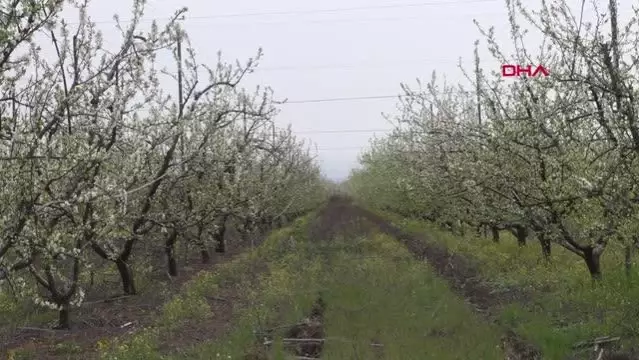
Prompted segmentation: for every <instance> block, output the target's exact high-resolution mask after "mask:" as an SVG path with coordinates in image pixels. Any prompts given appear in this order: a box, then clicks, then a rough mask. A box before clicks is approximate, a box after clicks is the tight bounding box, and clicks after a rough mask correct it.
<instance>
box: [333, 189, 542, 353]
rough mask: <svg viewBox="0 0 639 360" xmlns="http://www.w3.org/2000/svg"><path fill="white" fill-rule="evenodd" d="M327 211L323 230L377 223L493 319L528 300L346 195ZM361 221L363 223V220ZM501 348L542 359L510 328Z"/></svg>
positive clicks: (463, 260)
mask: <svg viewBox="0 0 639 360" xmlns="http://www.w3.org/2000/svg"><path fill="white" fill-rule="evenodd" d="M325 213H326V214H327V215H326V216H325V217H324V218H325V219H324V220H323V221H321V223H323V228H324V229H332V232H335V231H337V230H336V229H335V228H336V227H337V228H343V227H344V224H347V223H349V222H350V221H353V219H355V218H359V219H365V221H364V222H365V223H369V224H374V226H375V227H377V228H378V229H379V230H380V231H382V232H384V233H386V234H388V235H390V236H392V237H394V238H396V239H397V240H399V241H400V242H401V243H403V244H404V245H405V246H406V247H407V248H408V250H409V251H410V252H411V253H412V254H413V255H414V256H415V258H416V259H418V260H420V261H427V262H428V263H429V264H430V265H431V266H432V268H433V270H434V271H435V272H436V273H437V274H438V275H439V276H440V277H442V278H444V279H445V280H447V282H448V283H449V286H450V287H451V288H452V289H453V291H455V292H456V293H457V294H458V295H459V296H461V297H463V298H464V299H466V301H467V303H468V304H469V305H470V306H471V307H472V309H473V310H474V311H475V312H476V313H479V314H481V315H482V316H483V317H485V318H487V319H488V320H490V321H496V320H497V316H498V314H499V312H500V309H501V308H502V307H503V306H504V305H507V304H509V303H512V302H516V301H518V302H525V299H526V294H524V293H523V292H521V291H518V290H516V289H511V290H509V291H508V292H503V291H502V292H497V291H496V290H495V289H493V288H491V287H490V286H489V285H487V284H486V283H485V282H483V281H482V279H481V278H480V276H479V269H478V267H477V264H475V263H473V261H471V260H470V259H468V258H466V257H464V256H462V255H459V254H453V253H449V251H448V250H447V249H446V248H445V247H444V246H442V245H440V244H437V243H436V242H435V241H432V240H430V239H429V238H428V236H427V234H419V235H417V234H409V233H407V232H405V231H403V230H402V229H400V228H398V227H396V226H394V225H392V224H391V223H390V222H389V221H387V220H386V219H383V218H382V217H380V216H379V215H377V214H375V213H373V212H371V211H369V210H367V209H364V208H362V207H360V206H357V205H355V204H353V203H352V201H349V200H348V199H345V198H339V197H335V198H333V199H332V200H331V203H330V204H329V206H327V208H326V209H325ZM336 219H337V220H336ZM359 223H363V222H362V221H361V220H360V222H359ZM331 224H332V225H333V226H331ZM328 232H331V230H329V231H328ZM502 347H503V348H505V349H504V350H505V351H506V352H511V353H513V354H514V355H513V356H516V357H514V358H513V359H520V360H528V359H541V357H540V353H539V350H537V349H536V347H535V346H534V345H532V344H530V343H528V342H527V341H525V340H524V339H522V338H521V337H520V336H518V335H517V334H516V333H515V332H513V331H512V330H511V329H504V336H503V337H502Z"/></svg>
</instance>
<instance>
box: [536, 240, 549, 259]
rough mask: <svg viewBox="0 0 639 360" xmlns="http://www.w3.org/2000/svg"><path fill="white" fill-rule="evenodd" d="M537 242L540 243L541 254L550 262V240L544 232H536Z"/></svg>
mask: <svg viewBox="0 0 639 360" xmlns="http://www.w3.org/2000/svg"><path fill="white" fill-rule="evenodd" d="M537 237H538V238H539V244H540V245H541V255H542V256H543V257H544V259H545V260H546V262H550V259H551V257H550V255H551V245H550V240H549V239H548V237H546V235H544V234H538V235H537Z"/></svg>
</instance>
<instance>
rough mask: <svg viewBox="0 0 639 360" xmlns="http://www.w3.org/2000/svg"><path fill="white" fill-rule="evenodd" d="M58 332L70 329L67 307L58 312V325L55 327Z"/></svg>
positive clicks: (64, 306)
mask: <svg viewBox="0 0 639 360" xmlns="http://www.w3.org/2000/svg"><path fill="white" fill-rule="evenodd" d="M55 328H56V329H59V330H68V329H71V316H70V314H69V305H68V304H66V305H63V306H62V309H60V310H59V311H58V324H57V325H56V327H55Z"/></svg>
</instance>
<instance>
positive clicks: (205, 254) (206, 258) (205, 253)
mask: <svg viewBox="0 0 639 360" xmlns="http://www.w3.org/2000/svg"><path fill="white" fill-rule="evenodd" d="M200 258H201V259H202V264H208V263H210V262H211V254H209V250H208V249H207V248H206V246H204V245H202V247H201V248H200Z"/></svg>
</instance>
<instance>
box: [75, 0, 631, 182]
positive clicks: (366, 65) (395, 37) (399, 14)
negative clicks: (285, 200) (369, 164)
mask: <svg viewBox="0 0 639 360" xmlns="http://www.w3.org/2000/svg"><path fill="white" fill-rule="evenodd" d="M573 2H574V3H575V6H576V7H577V6H578V5H579V4H580V2H581V1H579V0H575V1H573ZM530 3H531V5H535V4H536V3H538V1H536V0H535V1H532V0H531V1H530ZM533 3H535V4H533ZM606 3H607V1H601V5H600V6H601V7H604V8H605V6H606V5H605V4H606ZM623 3H626V4H623ZM631 3H632V2H631V1H629V0H624V1H622V4H621V6H620V13H623V12H622V9H624V8H626V9H628V8H629V6H630V4H631ZM182 6H186V7H188V9H189V11H188V13H187V16H186V20H185V21H184V27H185V29H186V30H187V32H188V33H189V37H190V38H191V41H192V44H193V46H194V47H195V49H196V50H197V55H198V60H199V61H200V62H202V63H208V64H210V65H214V64H215V62H216V56H217V55H216V54H217V52H218V51H219V50H221V51H222V52H223V56H224V59H226V60H230V61H234V60H235V59H240V60H242V59H246V58H248V57H250V56H253V55H254V54H255V53H256V51H257V49H258V48H259V47H262V48H263V50H264V58H263V61H262V62H261V65H260V68H259V69H260V70H259V71H256V72H255V73H254V74H251V75H250V77H249V78H247V80H246V82H245V85H246V86H247V87H253V86H254V85H256V84H262V85H269V86H271V87H272V88H273V89H274V90H275V93H276V95H277V96H279V97H281V98H288V99H289V100H290V101H292V102H293V103H290V104H285V105H282V111H281V113H280V115H279V116H278V118H277V123H278V124H280V125H282V126H285V125H287V124H292V127H293V130H294V131H295V132H297V133H298V134H299V136H300V137H304V138H308V139H309V140H310V141H312V142H313V143H315V144H316V145H317V148H318V158H319V161H320V162H321V165H322V169H323V171H324V173H325V174H326V175H327V176H329V177H330V178H331V179H334V180H343V179H345V178H346V177H347V176H348V174H349V171H350V170H351V169H352V168H353V167H355V166H356V165H357V156H358V154H359V153H360V152H361V151H362V150H363V149H365V148H366V147H367V145H368V141H369V139H370V138H371V137H373V136H375V135H377V136H383V134H384V129H389V128H390V127H391V125H390V124H389V123H388V122H386V120H384V118H383V117H382V116H381V114H382V112H384V113H393V112H394V110H395V106H396V103H397V99H396V98H381V99H368V100H356V99H350V100H343V101H331V99H335V98H353V97H369V96H372V97H377V96H394V95H398V94H399V93H400V87H399V85H400V83H402V82H405V83H409V84H414V83H415V79H416V78H417V77H419V78H422V79H426V80H427V79H429V78H430V75H431V73H432V71H433V70H437V72H438V73H442V74H446V76H447V78H448V79H449V80H452V81H462V76H461V72H460V71H459V69H458V60H459V57H460V56H461V57H463V59H464V63H465V64H467V65H466V66H468V67H469V69H471V68H472V64H473V62H472V56H473V43H474V41H475V40H476V39H479V38H480V37H481V35H480V34H479V32H478V31H477V28H476V27H475V25H474V24H473V21H472V20H473V19H477V20H478V21H479V22H480V23H481V24H482V25H483V26H485V27H489V26H491V25H493V26H495V28H496V32H497V34H498V35H499V38H500V39H503V40H504V41H503V44H504V46H505V48H506V49H510V48H511V47H510V46H509V44H508V41H507V39H508V24H507V16H506V7H505V3H504V1H503V0H424V1H416V0H413V1H412V2H410V0H405V1H397V0H341V1H338V0H325V1H322V2H310V1H309V2H308V3H306V2H301V1H294V0H270V1H259V0H235V1H224V2H223V1H204V0H179V1H177V0H149V1H148V5H147V12H146V18H148V19H163V18H167V17H169V16H171V15H172V14H173V12H174V11H175V10H176V9H178V8H180V7H182ZM130 7H131V1H129V0H111V1H105V0H99V1H95V0H94V1H93V2H92V5H91V7H90V11H89V15H90V16H91V18H92V20H94V21H97V22H101V23H100V24H98V27H99V28H100V29H101V30H102V31H103V32H104V35H105V40H106V41H109V40H112V41H117V40H118V38H117V36H118V33H117V32H116V30H115V29H114V25H113V23H112V14H114V13H118V14H120V17H121V18H122V19H127V18H130V10H129V9H130ZM65 17H67V18H68V19H69V20H70V21H73V17H68V16H65ZM534 44H535V42H533V41H531V45H534ZM484 54H485V53H484ZM482 57H483V58H484V60H483V64H484V66H485V67H490V66H494V67H495V69H499V66H500V64H499V63H498V62H496V61H495V60H492V59H489V58H488V56H487V55H483V56H482ZM307 100H308V102H306V101H307ZM319 100H328V101H322V102H316V101H319ZM298 101H302V102H303V103H295V102H298Z"/></svg>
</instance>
